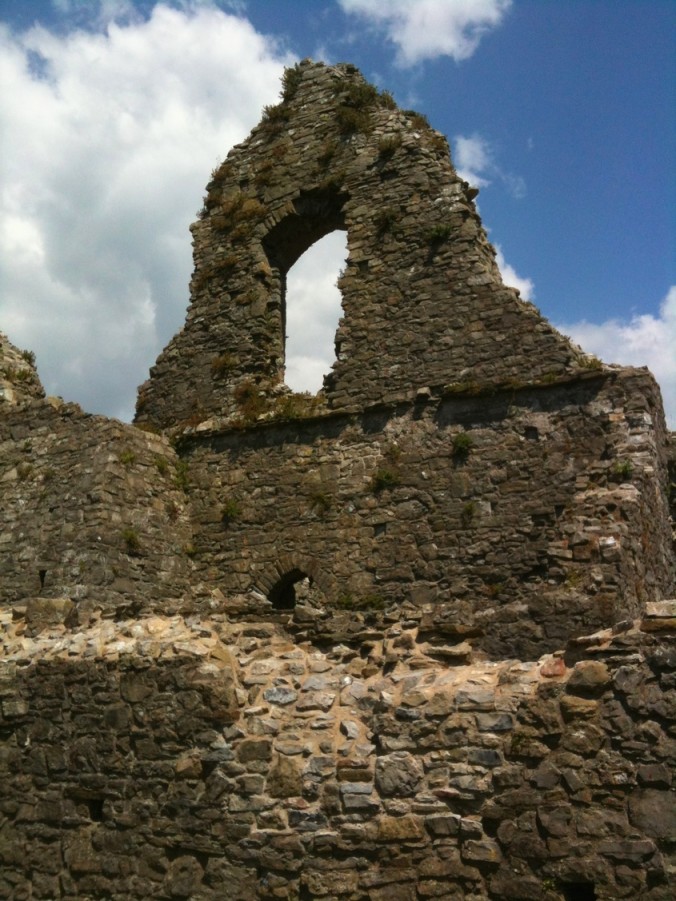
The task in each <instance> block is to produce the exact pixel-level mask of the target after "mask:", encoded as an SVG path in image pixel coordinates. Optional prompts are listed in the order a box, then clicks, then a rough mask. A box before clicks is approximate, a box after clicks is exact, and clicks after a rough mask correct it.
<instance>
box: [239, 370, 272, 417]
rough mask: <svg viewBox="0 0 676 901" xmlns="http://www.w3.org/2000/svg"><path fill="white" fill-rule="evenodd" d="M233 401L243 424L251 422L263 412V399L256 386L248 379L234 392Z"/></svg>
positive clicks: (264, 407)
mask: <svg viewBox="0 0 676 901" xmlns="http://www.w3.org/2000/svg"><path fill="white" fill-rule="evenodd" d="M234 399H235V403H236V404H237V406H238V408H239V412H240V415H241V416H242V419H243V420H244V422H245V423H247V422H253V421H254V420H255V419H258V417H259V416H260V415H261V414H262V413H264V412H265V409H266V403H265V398H264V397H263V395H262V393H261V391H260V389H259V387H258V385H256V383H255V382H252V381H251V380H250V379H246V380H245V381H243V382H240V383H239V385H238V386H237V387H236V388H235V391H234Z"/></svg>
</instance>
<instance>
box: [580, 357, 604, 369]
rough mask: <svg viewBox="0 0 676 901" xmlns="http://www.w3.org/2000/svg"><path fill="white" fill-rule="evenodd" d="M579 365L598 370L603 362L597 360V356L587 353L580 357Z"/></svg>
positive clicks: (601, 367)
mask: <svg viewBox="0 0 676 901" xmlns="http://www.w3.org/2000/svg"><path fill="white" fill-rule="evenodd" d="M580 366H582V368H583V369H590V370H593V371H598V370H599V369H603V363H602V362H601V360H599V358H598V357H595V356H593V355H592V354H587V355H586V356H584V357H582V359H581V360H580Z"/></svg>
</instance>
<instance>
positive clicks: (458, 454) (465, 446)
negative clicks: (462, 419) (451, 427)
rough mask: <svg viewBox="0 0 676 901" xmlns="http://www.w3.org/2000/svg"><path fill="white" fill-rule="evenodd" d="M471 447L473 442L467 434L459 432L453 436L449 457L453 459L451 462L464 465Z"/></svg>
mask: <svg viewBox="0 0 676 901" xmlns="http://www.w3.org/2000/svg"><path fill="white" fill-rule="evenodd" d="M473 447H474V441H473V439H472V436H471V435H469V434H468V433H467V432H460V433H459V434H457V435H454V436H453V442H452V445H451V456H452V457H453V460H454V461H455V462H456V463H466V462H467V458H468V457H469V455H470V452H471V450H472V448H473Z"/></svg>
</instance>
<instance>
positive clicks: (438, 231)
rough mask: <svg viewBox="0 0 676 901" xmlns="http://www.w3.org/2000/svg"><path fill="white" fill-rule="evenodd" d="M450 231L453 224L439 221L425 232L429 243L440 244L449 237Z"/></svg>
mask: <svg viewBox="0 0 676 901" xmlns="http://www.w3.org/2000/svg"><path fill="white" fill-rule="evenodd" d="M452 231H453V226H452V225H451V224H450V223H449V222H443V223H440V224H439V225H435V226H434V228H431V229H430V230H429V231H428V232H427V240H428V242H429V243H430V244H441V242H442V241H446V240H447V239H448V238H450V236H451V233H452Z"/></svg>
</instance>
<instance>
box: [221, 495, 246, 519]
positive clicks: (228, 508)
mask: <svg viewBox="0 0 676 901" xmlns="http://www.w3.org/2000/svg"><path fill="white" fill-rule="evenodd" d="M241 515H242V508H241V507H240V505H239V502H238V501H236V500H235V499H234V498H230V499H229V500H227V501H226V502H225V503H224V504H223V506H222V508H221V522H222V523H223V525H226V526H228V525H230V523H231V522H234V521H235V520H236V519H239V517H240V516H241Z"/></svg>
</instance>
